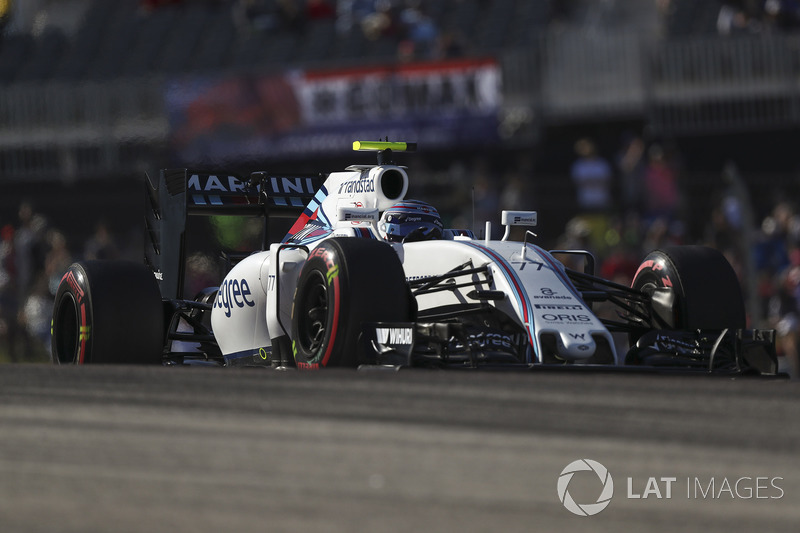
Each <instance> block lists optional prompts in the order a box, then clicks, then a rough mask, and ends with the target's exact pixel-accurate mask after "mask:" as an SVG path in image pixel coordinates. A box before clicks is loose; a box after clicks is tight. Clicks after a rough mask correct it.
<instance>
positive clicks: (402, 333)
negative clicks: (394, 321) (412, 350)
mask: <svg viewBox="0 0 800 533" xmlns="http://www.w3.org/2000/svg"><path fill="white" fill-rule="evenodd" d="M375 336H376V338H377V341H378V343H380V344H411V343H412V342H413V337H412V332H411V328H375Z"/></svg>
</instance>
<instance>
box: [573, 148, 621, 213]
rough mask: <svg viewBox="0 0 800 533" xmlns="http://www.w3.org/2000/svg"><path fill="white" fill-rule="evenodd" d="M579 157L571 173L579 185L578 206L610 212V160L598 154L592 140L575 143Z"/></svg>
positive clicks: (587, 209) (575, 182) (584, 208)
mask: <svg viewBox="0 0 800 533" xmlns="http://www.w3.org/2000/svg"><path fill="white" fill-rule="evenodd" d="M575 153H576V154H577V156H578V157H577V159H576V160H575V162H574V163H573V164H572V168H571V171H570V174H571V176H572V181H573V183H574V184H575V186H576V187H577V200H578V207H579V209H580V210H582V211H589V212H602V213H608V211H610V209H611V205H612V203H611V185H612V183H611V182H612V177H613V176H612V172H611V165H609V164H608V161H606V160H605V159H603V158H602V157H600V156H599V155H598V154H597V148H596V147H595V144H594V142H593V141H592V140H590V139H588V138H583V139H580V140H578V142H576V143H575Z"/></svg>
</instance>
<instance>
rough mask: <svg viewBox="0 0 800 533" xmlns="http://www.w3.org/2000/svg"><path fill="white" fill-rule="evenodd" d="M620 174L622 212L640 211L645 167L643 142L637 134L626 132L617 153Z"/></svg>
mask: <svg viewBox="0 0 800 533" xmlns="http://www.w3.org/2000/svg"><path fill="white" fill-rule="evenodd" d="M616 163H617V170H618V171H619V176H620V193H621V194H620V198H621V204H622V205H621V207H622V210H623V212H624V213H628V212H637V213H638V212H640V211H641V205H642V181H643V174H644V168H645V164H646V161H645V142H644V140H643V139H642V138H641V137H640V136H639V135H634V134H626V135H625V136H624V138H623V140H622V147H621V149H620V151H619V153H618V154H617V161H616Z"/></svg>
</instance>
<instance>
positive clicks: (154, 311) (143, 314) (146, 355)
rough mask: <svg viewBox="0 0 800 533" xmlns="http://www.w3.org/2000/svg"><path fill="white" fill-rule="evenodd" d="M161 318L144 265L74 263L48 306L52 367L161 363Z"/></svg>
mask: <svg viewBox="0 0 800 533" xmlns="http://www.w3.org/2000/svg"><path fill="white" fill-rule="evenodd" d="M163 314H164V310H163V306H162V303H161V294H160V292H159V289H158V284H157V282H156V280H155V278H154V277H153V273H152V272H151V271H150V270H149V269H148V268H147V267H145V266H144V265H140V264H137V263H129V262H121V261H86V262H81V263H74V264H73V265H72V266H70V267H69V270H67V273H66V274H65V275H64V277H63V278H62V279H61V284H60V285H59V287H58V291H57V292H56V298H55V303H54V306H53V321H52V330H53V335H52V340H51V350H52V359H53V363H55V364H97V363H122V364H160V363H161V354H162V349H163V345H164V339H163V335H164V323H163V322H164V320H163Z"/></svg>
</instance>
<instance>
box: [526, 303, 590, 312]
mask: <svg viewBox="0 0 800 533" xmlns="http://www.w3.org/2000/svg"><path fill="white" fill-rule="evenodd" d="M533 307H535V308H536V309H544V310H548V311H580V310H582V309H583V306H582V305H580V304H534V306H533Z"/></svg>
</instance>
